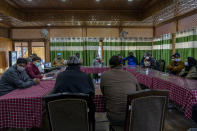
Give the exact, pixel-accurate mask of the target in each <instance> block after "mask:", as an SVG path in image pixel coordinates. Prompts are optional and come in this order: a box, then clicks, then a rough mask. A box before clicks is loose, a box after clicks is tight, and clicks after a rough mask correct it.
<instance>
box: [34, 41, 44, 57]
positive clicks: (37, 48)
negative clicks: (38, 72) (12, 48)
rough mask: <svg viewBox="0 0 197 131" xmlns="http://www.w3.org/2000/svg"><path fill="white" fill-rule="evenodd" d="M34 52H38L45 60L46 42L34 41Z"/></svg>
mask: <svg viewBox="0 0 197 131" xmlns="http://www.w3.org/2000/svg"><path fill="white" fill-rule="evenodd" d="M31 44H32V54H34V53H35V54H37V56H39V57H40V58H41V59H42V60H43V61H45V47H44V42H32V43H31Z"/></svg>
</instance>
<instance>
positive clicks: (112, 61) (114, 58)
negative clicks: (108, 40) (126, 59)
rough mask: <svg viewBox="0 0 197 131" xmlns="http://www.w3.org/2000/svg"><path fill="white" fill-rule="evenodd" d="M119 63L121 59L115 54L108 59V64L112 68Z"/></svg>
mask: <svg viewBox="0 0 197 131" xmlns="http://www.w3.org/2000/svg"><path fill="white" fill-rule="evenodd" d="M121 64H122V59H121V58H120V57H119V56H117V55H114V56H112V57H111V58H110V60H109V65H111V66H112V68H114V67H116V66H119V65H121Z"/></svg>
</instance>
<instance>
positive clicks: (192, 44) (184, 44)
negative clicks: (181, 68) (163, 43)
mask: <svg viewBox="0 0 197 131" xmlns="http://www.w3.org/2000/svg"><path fill="white" fill-rule="evenodd" d="M196 32H197V30H196V29H192V30H188V31H185V32H178V33H177V34H176V45H175V49H176V52H177V53H180V55H181V59H182V60H184V61H185V60H186V59H187V57H194V58H195V59H197V33H196Z"/></svg>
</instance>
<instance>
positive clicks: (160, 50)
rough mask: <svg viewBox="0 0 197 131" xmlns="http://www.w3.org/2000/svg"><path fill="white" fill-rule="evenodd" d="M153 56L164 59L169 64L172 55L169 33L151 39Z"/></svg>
mask: <svg viewBox="0 0 197 131" xmlns="http://www.w3.org/2000/svg"><path fill="white" fill-rule="evenodd" d="M153 41H154V42H153V56H154V58H155V59H156V60H164V61H165V63H166V64H165V65H166V66H167V65H169V63H170V60H171V55H172V37H171V34H165V35H163V36H161V37H159V38H155V39H154V40H153Z"/></svg>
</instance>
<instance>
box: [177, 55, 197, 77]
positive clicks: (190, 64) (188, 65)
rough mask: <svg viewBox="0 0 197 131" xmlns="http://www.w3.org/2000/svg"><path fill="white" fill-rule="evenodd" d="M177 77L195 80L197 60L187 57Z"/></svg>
mask: <svg viewBox="0 0 197 131" xmlns="http://www.w3.org/2000/svg"><path fill="white" fill-rule="evenodd" d="M179 75H180V76H181V77H186V78H189V79H197V60H196V59H194V58H193V57H188V58H187V60H186V62H185V68H184V69H183V70H182V71H181V73H180V74H179Z"/></svg>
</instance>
